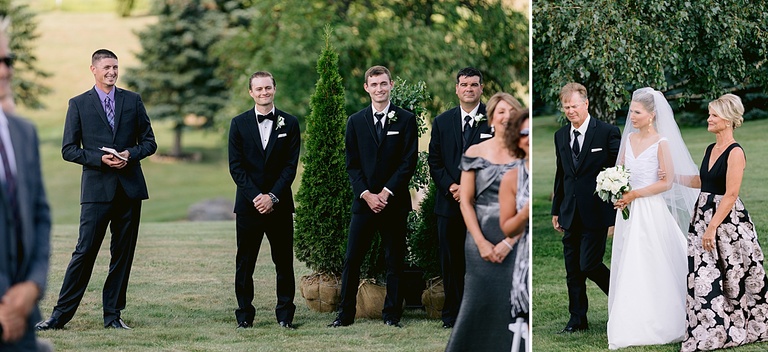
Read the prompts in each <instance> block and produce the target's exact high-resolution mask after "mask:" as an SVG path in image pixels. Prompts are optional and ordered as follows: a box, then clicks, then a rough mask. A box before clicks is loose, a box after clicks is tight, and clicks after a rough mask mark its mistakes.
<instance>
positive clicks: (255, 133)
mask: <svg viewBox="0 0 768 352" xmlns="http://www.w3.org/2000/svg"><path fill="white" fill-rule="evenodd" d="M275 116H276V117H277V118H276V119H275V121H274V122H273V124H272V128H273V129H272V133H271V134H270V137H269V142H268V143H267V149H266V150H264V147H262V145H261V132H260V130H259V123H258V121H257V120H256V112H255V111H254V110H253V109H250V110H248V111H246V112H244V113H242V114H240V115H238V116H236V117H235V118H233V119H232V123H231V125H230V127H229V173H230V174H231V175H232V179H233V180H234V181H235V184H236V185H237V196H236V198H235V213H238V214H258V210H256V208H254V207H253V199H254V198H256V196H258V195H259V194H268V193H270V192H271V193H272V194H274V195H275V197H277V199H278V200H279V202H278V203H277V204H276V205H275V207H274V211H275V212H280V211H287V212H291V213H292V212H293V211H294V204H293V193H292V192H291V184H292V183H293V180H294V179H295V178H296V167H297V165H298V164H299V149H300V147H301V134H300V131H299V121H298V119H296V117H294V116H292V115H289V114H288V113H286V112H284V111H281V110H278V109H277V108H276V109H275ZM280 117H282V119H283V121H284V123H285V125H284V126H282V127H280V128H277V126H278V124H279V120H280Z"/></svg>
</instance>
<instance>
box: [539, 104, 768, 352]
mask: <svg viewBox="0 0 768 352" xmlns="http://www.w3.org/2000/svg"><path fill="white" fill-rule="evenodd" d="M533 125H534V137H533V152H532V155H533V175H534V177H533V178H532V182H533V209H532V211H533V256H532V257H533V317H532V322H533V328H532V329H533V347H534V350H535V351H600V350H608V339H607V336H606V323H607V321H608V298H607V296H606V295H604V294H603V292H602V291H600V289H599V288H598V287H597V285H595V284H594V283H592V282H591V281H589V283H588V284H587V289H588V292H587V295H588V297H589V299H590V306H589V308H590V309H589V323H590V324H589V327H590V329H589V331H587V332H584V333H576V334H572V335H567V334H565V335H558V334H556V332H558V331H560V330H561V329H562V328H563V327H565V324H566V323H567V322H568V317H569V315H568V296H567V290H566V284H565V266H564V264H563V246H562V243H561V242H560V239H561V236H560V233H558V232H556V231H555V230H554V229H553V228H552V216H551V215H550V209H551V205H552V202H551V200H550V194H551V193H552V185H553V182H554V174H555V153H554V142H553V135H554V133H555V131H556V130H557V129H558V128H559V125H558V124H557V123H556V122H555V118H554V117H551V116H548V117H537V118H535V119H533ZM765 131H768V121H757V122H752V121H747V122H745V124H744V125H743V126H742V128H739V129H737V130H736V131H735V133H734V135H735V137H736V140H737V141H738V142H739V143H740V144H741V145H742V147H744V150H745V152H746V155H747V171H746V173H745V175H744V181H743V184H742V187H741V198H742V200H743V201H744V203H745V205H746V207H747V210H748V211H749V212H750V215H751V216H752V220H753V221H754V222H755V225H756V226H757V232H758V235H759V236H761V244H762V247H763V251H764V252H765V251H766V250H768V246H766V244H768V240H767V239H766V237H765V236H766V234H768V203H767V202H768V187H766V186H765V185H764V183H765V173H764V171H763V170H764V166H762V165H766V164H768V154H766V153H764V152H763V151H764V150H766V149H768V140H766V139H765V137H764V135H765ZM681 132H682V134H683V138H684V139H685V141H686V144H687V145H688V149H689V150H690V151H691V156H692V157H693V160H694V162H696V163H697V165H698V164H699V163H700V162H701V159H702V157H703V155H704V150H705V148H706V146H707V145H709V144H710V143H714V140H715V139H714V135H712V134H711V133H709V132H707V130H706V128H704V127H701V128H685V129H682V131H681ZM610 255H611V239H610V238H609V239H608V246H607V248H606V255H605V263H606V265H609V266H610V262H611V258H610ZM679 349H680V345H679V344H670V345H664V346H649V347H633V348H628V349H626V351H678V350H679ZM765 350H768V343H762V344H753V345H748V346H745V347H740V348H734V349H731V350H729V351H739V352H741V351H765Z"/></svg>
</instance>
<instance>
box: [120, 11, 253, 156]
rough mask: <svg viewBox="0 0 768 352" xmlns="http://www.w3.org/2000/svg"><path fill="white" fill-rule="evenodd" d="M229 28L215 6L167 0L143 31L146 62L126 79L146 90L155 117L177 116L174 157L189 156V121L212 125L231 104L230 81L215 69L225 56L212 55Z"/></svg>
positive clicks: (198, 124)
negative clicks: (186, 142) (186, 147)
mask: <svg viewBox="0 0 768 352" xmlns="http://www.w3.org/2000/svg"><path fill="white" fill-rule="evenodd" d="M224 28H226V20H225V18H224V17H223V16H222V15H221V12H219V11H216V10H215V6H212V5H210V4H208V3H204V2H203V1H201V0H163V2H162V3H161V4H160V5H159V18H158V21H157V23H155V24H153V25H150V26H149V27H147V29H146V30H144V31H142V32H140V33H138V35H139V39H140V41H141V45H142V51H141V52H139V54H138V55H137V57H138V58H139V60H140V61H141V62H142V65H141V67H138V68H133V69H129V70H128V75H126V76H127V77H126V82H127V83H128V84H129V85H130V86H132V87H134V88H136V90H137V91H138V92H139V93H141V94H142V97H143V99H144V100H145V102H146V104H147V107H148V109H149V111H150V114H151V116H152V118H153V119H155V120H164V119H165V120H171V121H173V130H174V141H173V149H172V151H171V153H170V154H171V155H173V156H182V155H183V153H182V133H183V131H184V129H185V128H186V126H187V124H186V123H185V121H193V125H196V126H198V127H203V128H205V127H210V126H212V125H213V119H214V117H215V116H216V115H217V113H219V110H220V109H221V108H222V106H223V105H224V104H225V103H226V97H227V94H228V93H227V86H226V85H225V82H224V81H223V80H221V79H219V78H217V77H216V75H215V74H214V72H215V69H216V67H218V65H219V60H218V59H217V58H216V57H215V56H212V55H209V48H210V47H211V46H212V45H213V44H214V43H216V42H217V41H218V40H220V38H221V37H222V31H223V29H224ZM238 88H239V89H240V90H243V89H244V88H242V87H238Z"/></svg>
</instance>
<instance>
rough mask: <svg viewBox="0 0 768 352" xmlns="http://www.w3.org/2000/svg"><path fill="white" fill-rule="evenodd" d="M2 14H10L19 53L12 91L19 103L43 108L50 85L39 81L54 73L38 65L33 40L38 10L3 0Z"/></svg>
mask: <svg viewBox="0 0 768 352" xmlns="http://www.w3.org/2000/svg"><path fill="white" fill-rule="evenodd" d="M0 16H3V17H6V16H7V17H9V18H10V21H11V26H10V30H9V34H10V37H11V41H10V49H11V52H12V53H13V54H14V55H15V56H16V62H15V63H14V78H13V92H14V99H15V101H16V104H19V105H24V106H26V107H29V108H32V109H42V108H44V107H45V105H44V104H43V102H42V98H43V96H44V95H46V94H48V93H50V91H51V89H50V88H49V87H47V86H45V85H43V84H41V83H39V82H38V81H39V80H40V79H44V78H47V77H49V76H50V75H51V74H50V73H48V72H46V71H43V70H42V69H40V68H39V67H38V66H37V57H36V56H35V55H34V48H33V44H34V41H35V40H36V39H37V38H38V37H39V35H38V34H37V33H36V31H37V21H35V13H34V12H32V11H31V10H30V8H29V5H26V4H19V2H18V1H11V0H0Z"/></svg>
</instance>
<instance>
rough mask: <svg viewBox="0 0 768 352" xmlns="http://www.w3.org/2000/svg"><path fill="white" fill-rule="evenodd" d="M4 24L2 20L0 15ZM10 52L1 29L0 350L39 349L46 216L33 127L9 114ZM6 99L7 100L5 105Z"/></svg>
mask: <svg viewBox="0 0 768 352" xmlns="http://www.w3.org/2000/svg"><path fill="white" fill-rule="evenodd" d="M0 23H2V25H3V27H4V26H5V25H7V22H6V21H5V20H4V19H0ZM13 61H14V60H13V55H11V53H10V50H9V48H8V37H7V36H6V34H5V30H4V28H2V29H0V101H2V102H3V103H4V104H3V109H2V110H0V351H34V350H40V347H41V346H38V345H37V343H36V341H35V329H34V323H35V322H36V321H38V320H40V311H39V310H38V307H37V301H38V300H39V299H40V297H42V296H43V291H45V287H46V283H47V280H48V256H49V254H50V248H51V247H50V242H49V241H50V234H51V217H50V211H49V208H48V202H47V200H46V197H45V188H44V187H43V177H42V174H41V171H40V153H39V149H38V139H37V132H36V131H35V127H34V126H33V125H32V124H31V123H30V122H29V121H26V120H24V119H22V118H20V117H18V116H15V115H14V114H13V111H12V108H13V104H12V101H13V98H12V92H11V79H12V76H13ZM5 103H10V104H5Z"/></svg>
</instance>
